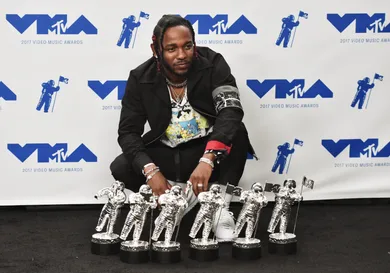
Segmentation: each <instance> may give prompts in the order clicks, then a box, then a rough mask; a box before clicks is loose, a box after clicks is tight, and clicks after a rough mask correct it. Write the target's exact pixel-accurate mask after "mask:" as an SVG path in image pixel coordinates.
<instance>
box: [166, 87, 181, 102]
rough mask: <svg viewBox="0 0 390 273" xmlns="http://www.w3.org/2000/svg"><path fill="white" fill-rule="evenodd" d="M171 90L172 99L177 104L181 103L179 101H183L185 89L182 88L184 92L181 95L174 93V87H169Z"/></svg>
mask: <svg viewBox="0 0 390 273" xmlns="http://www.w3.org/2000/svg"><path fill="white" fill-rule="evenodd" d="M169 89H170V90H171V91H172V93H173V94H172V95H173V96H172V97H173V100H174V101H175V102H176V103H177V104H179V105H180V104H181V102H182V101H183V98H184V96H185V90H184V94H183V96H181V95H180V94H178V93H176V91H175V89H173V88H169Z"/></svg>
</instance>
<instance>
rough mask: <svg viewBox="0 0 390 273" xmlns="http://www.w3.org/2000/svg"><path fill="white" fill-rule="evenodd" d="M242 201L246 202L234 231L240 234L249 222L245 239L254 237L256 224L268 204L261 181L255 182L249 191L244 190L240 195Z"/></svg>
mask: <svg viewBox="0 0 390 273" xmlns="http://www.w3.org/2000/svg"><path fill="white" fill-rule="evenodd" d="M240 202H242V203H244V205H243V207H242V209H241V212H240V214H239V215H238V218H237V223H236V228H235V230H234V233H235V234H236V235H237V236H238V234H240V232H241V229H242V228H243V227H244V225H245V223H247V227H246V230H245V239H247V240H248V239H250V238H252V235H253V231H254V228H255V225H256V223H257V221H258V217H259V214H260V210H261V208H263V207H265V206H266V205H267V204H268V201H267V198H266V197H265V196H264V193H263V187H262V186H261V184H260V183H254V184H253V185H252V187H251V190H249V191H243V192H242V193H241V196H240Z"/></svg>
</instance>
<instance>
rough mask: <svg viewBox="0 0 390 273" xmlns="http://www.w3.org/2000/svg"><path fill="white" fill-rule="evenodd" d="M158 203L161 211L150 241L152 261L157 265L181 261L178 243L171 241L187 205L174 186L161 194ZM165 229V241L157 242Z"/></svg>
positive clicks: (180, 190) (179, 189) (179, 191)
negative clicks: (151, 242) (151, 241)
mask: <svg viewBox="0 0 390 273" xmlns="http://www.w3.org/2000/svg"><path fill="white" fill-rule="evenodd" d="M158 203H159V204H160V205H161V207H162V210H161V212H160V215H159V216H158V217H157V219H156V221H155V228H154V231H153V235H152V240H153V241H156V242H154V243H153V244H152V261H153V262H157V263H177V262H180V260H181V249H180V243H179V242H176V240H175V241H172V240H171V239H172V235H173V232H174V230H175V226H176V225H177V224H178V223H179V222H180V220H181V214H182V211H183V210H184V209H186V208H187V206H188V203H187V200H186V198H184V197H183V195H182V189H181V187H180V186H178V185H175V186H173V187H172V188H171V189H170V190H167V191H166V192H165V193H164V194H162V195H161V196H160V197H159V199H158ZM164 228H165V240H164V241H158V238H159V237H160V234H161V232H162V231H163V229H164Z"/></svg>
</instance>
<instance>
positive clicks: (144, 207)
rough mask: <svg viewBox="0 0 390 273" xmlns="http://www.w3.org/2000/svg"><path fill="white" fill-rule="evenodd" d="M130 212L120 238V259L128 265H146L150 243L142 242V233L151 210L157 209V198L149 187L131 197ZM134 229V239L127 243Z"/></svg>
mask: <svg viewBox="0 0 390 273" xmlns="http://www.w3.org/2000/svg"><path fill="white" fill-rule="evenodd" d="M129 205H130V211H129V213H128V214H127V217H126V220H125V223H124V225H123V228H122V232H121V235H120V238H121V239H122V240H124V242H122V243H121V247H120V259H121V261H123V262H126V263H144V262H147V261H148V260H149V242H147V241H142V240H140V237H141V233H142V230H143V227H144V224H145V221H146V217H147V213H148V211H149V210H150V209H155V208H156V207H157V197H156V196H154V195H153V194H152V189H151V188H150V187H149V185H146V184H145V185H142V186H141V187H140V189H139V192H137V193H132V194H131V195H130V196H129ZM132 229H133V236H132V237H133V239H132V240H129V241H127V240H126V239H127V237H128V236H129V233H130V231H131V230H132Z"/></svg>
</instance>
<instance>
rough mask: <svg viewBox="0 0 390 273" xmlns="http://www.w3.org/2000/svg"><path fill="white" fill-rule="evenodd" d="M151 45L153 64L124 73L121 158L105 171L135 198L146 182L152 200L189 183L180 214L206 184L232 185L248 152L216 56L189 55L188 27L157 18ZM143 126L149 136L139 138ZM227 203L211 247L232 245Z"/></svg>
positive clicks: (238, 110)
mask: <svg viewBox="0 0 390 273" xmlns="http://www.w3.org/2000/svg"><path fill="white" fill-rule="evenodd" d="M152 41H153V43H152V44H151V49H152V52H153V57H152V58H150V59H149V60H147V61H146V62H144V63H143V64H141V65H140V66H138V67H137V68H136V69H134V70H132V71H131V72H130V76H129V79H128V82H127V86H126V91H125V94H124V97H123V100H122V110H121V116H120V122H119V130H118V133H119V137H118V142H119V145H120V147H121V148H122V151H123V154H122V155H119V156H118V157H117V158H116V159H115V160H114V162H112V163H111V166H110V169H111V172H112V175H113V176H114V178H116V179H118V180H120V181H123V182H124V183H125V184H126V187H127V188H128V189H130V190H132V191H137V189H138V188H139V187H140V185H141V184H144V183H145V182H146V183H147V184H148V185H149V186H150V187H151V188H152V190H153V193H154V194H156V195H161V194H163V193H164V192H165V191H166V190H168V189H170V188H171V187H172V185H176V184H177V185H180V186H181V187H182V188H184V187H185V186H186V182H187V181H190V182H191V183H192V185H193V191H191V192H193V193H194V194H192V195H190V196H189V200H188V202H189V207H188V209H187V210H186V211H185V213H186V212H188V210H190V209H191V208H192V207H193V206H194V205H195V204H196V196H197V195H198V193H200V192H204V191H207V189H208V183H209V182H214V183H218V184H221V185H226V184H227V183H228V182H229V183H230V184H233V185H237V184H238V182H239V181H240V178H241V176H242V173H243V171H244V166H245V163H246V158H247V153H248V152H249V153H251V154H252V155H254V151H253V149H252V146H251V145H250V143H249V139H248V133H247V131H246V129H245V126H244V124H243V123H242V118H243V115H244V112H243V109H242V106H241V103H240V99H239V93H238V89H237V85H236V81H235V78H234V77H233V75H232V74H231V72H230V68H229V66H228V64H227V63H226V61H225V60H224V58H223V57H222V55H221V54H218V53H216V52H214V51H212V50H211V49H209V48H205V47H202V48H197V47H196V45H195V34H194V30H193V28H192V25H191V23H190V22H189V21H187V20H185V19H184V18H182V17H180V16H174V15H164V16H163V17H162V18H161V19H160V20H159V22H158V24H157V26H156V27H155V29H154V32H153V36H152ZM146 122H148V123H149V126H150V128H151V129H150V131H149V132H147V133H146V134H144V135H142V134H143V132H144V125H145V123H146ZM254 156H255V157H256V155H254ZM194 195H196V196H194ZM231 198H232V196H231V195H229V194H228V195H226V198H225V199H226V203H227V206H226V208H224V209H222V211H221V217H220V220H219V222H218V223H215V224H218V226H217V228H216V237H217V239H218V240H219V241H232V240H233V238H234V237H233V236H234V235H233V231H234V220H233V217H232V213H231V212H229V211H228V209H227V208H228V207H229V203H230V200H231Z"/></svg>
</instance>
